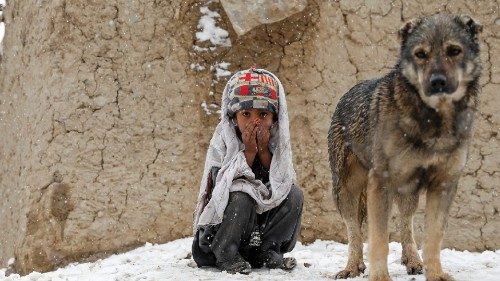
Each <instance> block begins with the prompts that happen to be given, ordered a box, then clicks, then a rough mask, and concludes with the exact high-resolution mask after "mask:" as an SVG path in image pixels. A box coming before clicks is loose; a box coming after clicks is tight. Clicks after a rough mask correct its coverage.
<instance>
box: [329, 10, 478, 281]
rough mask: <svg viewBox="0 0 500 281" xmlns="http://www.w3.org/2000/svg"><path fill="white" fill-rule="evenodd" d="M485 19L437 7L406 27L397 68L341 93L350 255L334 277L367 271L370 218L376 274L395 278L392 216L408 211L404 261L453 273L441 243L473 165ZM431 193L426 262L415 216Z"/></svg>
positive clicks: (435, 274)
mask: <svg viewBox="0 0 500 281" xmlns="http://www.w3.org/2000/svg"><path fill="white" fill-rule="evenodd" d="M481 31H482V26H481V25H480V24H479V23H478V22H477V21H475V20H474V19H472V18H471V17H469V16H467V15H458V16H454V15H447V14H436V15H432V16H428V17H422V18H418V19H414V20H411V21H409V22H407V23H406V24H404V25H403V27H402V28H401V29H400V30H399V34H398V35H399V39H400V43H401V48H400V54H399V59H398V62H397V63H396V65H395V67H394V68H393V70H392V71H391V72H390V73H388V74H386V75H385V76H383V77H382V78H379V79H375V80H367V81H362V82H360V83H359V84H357V85H355V86H354V87H353V88H352V89H350V90H349V91H348V92H347V93H346V94H345V95H344V96H342V97H341V99H340V101H339V103H338V104H337V107H336V110H335V112H334V114H333V117H332V121H331V126H330V129H329V131H328V153H329V160H330V168H331V171H332V181H333V197H334V201H335V203H336V205H337V208H338V210H339V212H340V214H341V216H342V218H343V220H344V223H345V225H346V227H347V236H348V240H349V257H348V262H347V265H346V267H345V269H344V270H342V271H340V272H339V273H337V274H336V276H335V278H348V277H355V276H358V275H360V274H361V273H363V272H364V270H365V269H366V266H365V264H364V262H363V240H362V229H361V226H362V223H363V222H364V220H365V218H367V220H368V245H369V255H368V261H369V265H370V270H369V280H372V281H374V280H391V279H390V276H389V272H388V268H387V255H388V242H389V235H388V218H389V214H390V212H391V206H392V203H393V201H395V202H396V205H397V206H398V209H399V211H400V214H401V225H400V231H401V244H402V258H401V261H402V263H403V264H404V265H406V269H407V272H408V274H421V273H423V270H424V268H425V277H426V279H427V280H453V278H452V277H451V276H450V275H449V274H447V273H445V272H443V270H442V267H441V261H440V250H441V243H442V239H443V233H444V229H445V227H446V223H447V216H448V212H449V209H450V205H451V203H452V201H453V198H454V196H455V194H456V190H457V182H458V179H459V176H460V173H461V171H462V169H463V167H464V166H465V163H466V159H467V153H468V145H469V143H470V141H471V134H472V132H471V127H472V122H473V118H474V113H475V111H476V110H477V106H478V95H479V92H480V86H479V78H480V74H481V60H480V50H479V39H478V36H479V34H480V33H481ZM423 191H425V192H426V207H425V229H426V230H425V239H424V243H423V262H422V259H421V258H420V256H419V254H418V250H417V245H416V243H415V240H414V237H413V215H414V213H415V211H416V209H417V206H418V198H419V195H420V194H421V193H422V192H423Z"/></svg>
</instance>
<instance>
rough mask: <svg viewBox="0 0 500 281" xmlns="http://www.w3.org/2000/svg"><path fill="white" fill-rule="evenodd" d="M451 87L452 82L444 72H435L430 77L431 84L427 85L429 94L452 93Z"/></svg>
mask: <svg viewBox="0 0 500 281" xmlns="http://www.w3.org/2000/svg"><path fill="white" fill-rule="evenodd" d="M452 92H453V91H451V89H450V83H448V79H447V78H446V76H444V75H443V74H436V73H433V74H432V75H431V78H430V79H429V84H428V87H427V95H428V96H433V95H437V94H449V93H452Z"/></svg>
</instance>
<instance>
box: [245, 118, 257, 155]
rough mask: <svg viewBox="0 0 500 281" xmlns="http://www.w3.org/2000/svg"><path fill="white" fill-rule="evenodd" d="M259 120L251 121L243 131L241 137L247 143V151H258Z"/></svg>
mask: <svg viewBox="0 0 500 281" xmlns="http://www.w3.org/2000/svg"><path fill="white" fill-rule="evenodd" d="M256 121H257V120H254V121H250V122H248V123H247V125H246V126H245V129H244V130H243V132H241V138H242V140H243V144H244V145H245V151H247V152H249V153H254V154H255V153H257V129H258V126H257V122H256Z"/></svg>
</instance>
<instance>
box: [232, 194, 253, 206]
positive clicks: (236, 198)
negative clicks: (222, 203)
mask: <svg viewBox="0 0 500 281" xmlns="http://www.w3.org/2000/svg"><path fill="white" fill-rule="evenodd" d="M229 204H236V205H237V206H249V205H254V200H253V198H252V197H251V196H250V195H248V193H245V192H241V191H234V192H230V193H229Z"/></svg>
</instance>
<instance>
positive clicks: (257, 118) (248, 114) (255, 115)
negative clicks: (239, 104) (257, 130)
mask: <svg viewBox="0 0 500 281" xmlns="http://www.w3.org/2000/svg"><path fill="white" fill-rule="evenodd" d="M250 122H254V123H255V125H256V126H259V127H261V128H265V129H269V128H271V125H272V124H273V113H272V112H271V111H269V110H265V109H256V108H250V109H242V110H240V111H238V112H236V123H237V125H238V128H239V129H240V131H242V130H244V129H245V128H247V125H248V124H249V123H250Z"/></svg>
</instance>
